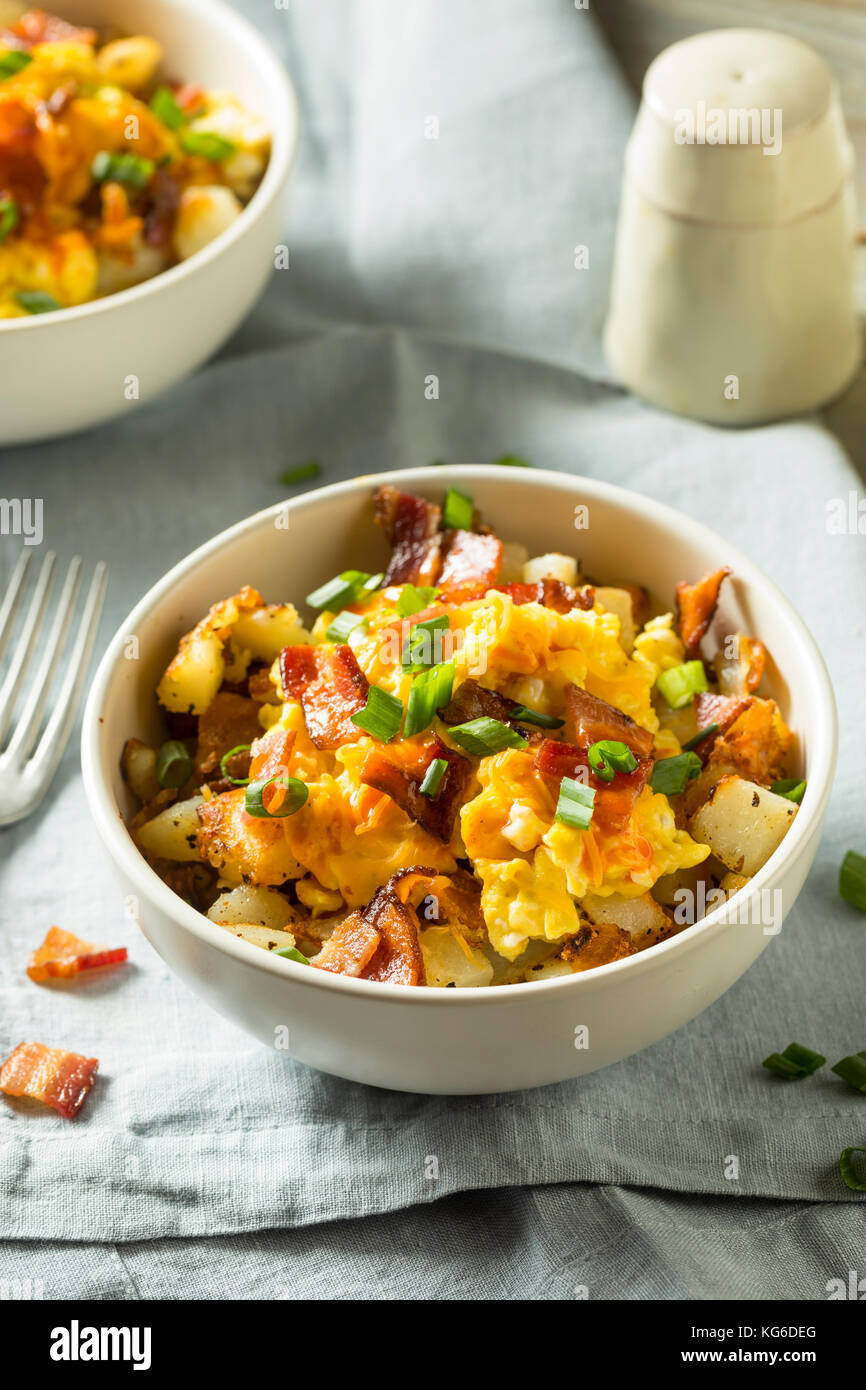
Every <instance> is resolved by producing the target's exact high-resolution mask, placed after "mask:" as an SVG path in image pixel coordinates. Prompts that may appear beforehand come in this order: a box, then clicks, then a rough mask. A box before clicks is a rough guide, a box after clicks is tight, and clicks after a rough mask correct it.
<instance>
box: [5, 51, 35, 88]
mask: <svg viewBox="0 0 866 1390" xmlns="http://www.w3.org/2000/svg"><path fill="white" fill-rule="evenodd" d="M32 62H33V55H32V54H31V53H24V52H23V51H22V50H21V49H20V48H10V49H9V50H8V52H6V53H4V54H3V55H2V56H0V82H2V81H4V80H5V79H6V78H7V77H14V76H15V74H16V72H20V71H21V69H22V68H26V67H27V65H28V63H32Z"/></svg>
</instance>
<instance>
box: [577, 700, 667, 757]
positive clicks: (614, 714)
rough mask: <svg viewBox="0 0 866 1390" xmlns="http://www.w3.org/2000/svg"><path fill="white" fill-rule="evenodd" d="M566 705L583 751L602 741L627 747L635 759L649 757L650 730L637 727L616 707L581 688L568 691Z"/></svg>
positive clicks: (650, 747)
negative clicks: (609, 741)
mask: <svg viewBox="0 0 866 1390" xmlns="http://www.w3.org/2000/svg"><path fill="white" fill-rule="evenodd" d="M565 703H566V706H567V708H568V712H569V714H570V715H571V721H572V723H573V725H574V741H575V743H577V744H578V745H579V746H580V747H581V748H583V749H585V750H588V749H590V748H591V747H592V745H593V744H594V743H599V742H600V741H601V739H605V738H610V739H615V740H617V741H618V742H620V743H625V744H627V745H628V747H629V748H630V749H631V751H632V752H633V753H634V755H635V757H636V758H648V757H649V755H650V753H651V752H652V746H653V736H652V734H651V733H650V731H649V729H644V728H643V727H642V726H641V725H640V724H637V723H635V721H634V720H633V719H631V718H629V716H628V715H627V714H623V712H622V710H621V709H617V708H616V705H609V704H608V703H607V701H606V700H600V699H599V698H598V696H597V695H590V693H589V691H588V690H582V689H581V687H580V686H579V685H567V686H566V687H565Z"/></svg>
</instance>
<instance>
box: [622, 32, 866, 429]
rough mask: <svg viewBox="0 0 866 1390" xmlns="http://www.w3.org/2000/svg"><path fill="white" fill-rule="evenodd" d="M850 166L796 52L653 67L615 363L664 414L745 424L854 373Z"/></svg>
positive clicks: (825, 104)
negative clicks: (661, 408) (674, 413)
mask: <svg viewBox="0 0 866 1390" xmlns="http://www.w3.org/2000/svg"><path fill="white" fill-rule="evenodd" d="M853 163H854V156H853V150H852V148H851V145H850V142H849V141H848V139H847V137H846V134H845V125H844V120H843V116H842V111H841V107H840V105H839V98H838V92H837V88H836V82H835V79H834V77H833V75H832V73H831V72H830V70H829V68H828V67H827V65H826V64H825V63H824V62H823V60H822V59H821V58H820V57H819V56H818V54H817V53H815V52H814V50H813V49H811V48H809V47H808V46H807V45H806V44H804V43H801V42H800V41H799V40H798V39H794V38H790V37H789V36H787V35H784V34H779V33H773V32H770V31H769V30H761V29H725V30H716V31H714V32H711V33H706V34H699V35H697V36H696V37H694V38H691V39H685V40H684V41H683V42H681V43H676V44H674V45H673V46H672V47H671V48H668V49H666V50H665V52H664V53H662V54H660V55H659V57H658V58H656V60H655V62H654V63H653V64H652V65H651V67H650V68H649V70H648V71H647V74H646V78H645V81H644V90H643V100H642V103H641V107H640V111H639V113H638V116H637V120H636V123H635V127H634V130H633V132H632V136H631V139H630V141H629V145H628V149H627V151H626V161H625V176H624V180H623V190H622V202H621V205H620V214H619V226H618V230H617V241H616V252H615V257H614V270H613V280H612V289H611V303H610V309H609V313H608V319H607V324H606V327H605V348H606V351H607V355H608V360H609V362H610V364H611V366H612V367H613V369H614V371H615V372H616V374H617V375H618V376H619V378H620V380H621V381H622V382H623V384H624V385H626V386H628V387H629V388H630V389H631V390H633V391H634V392H636V393H637V394H638V395H640V396H643V397H645V398H646V399H647V400H648V401H651V402H652V403H653V404H655V405H659V406H662V407H663V408H665V409H667V410H673V411H676V412H677V413H679V414H682V415H690V416H694V417H696V418H697V419H701V420H708V421H711V422H713V423H717V424H737V425H749V424H758V423H761V422H763V421H767V420H773V419H777V418H779V417H780V416H785V415H791V414H795V413H798V412H801V411H805V410H810V409H813V408H814V407H816V406H819V405H821V404H823V403H824V402H825V401H828V400H830V399H831V398H832V397H833V396H835V395H838V393H839V392H840V391H842V390H843V388H844V387H845V386H846V385H847V384H848V382H849V381H850V380H851V378H852V376H853V375H854V373H855V372H856V370H857V367H858V365H859V360H860V334H859V331H858V324H857V320H856V315H855V309H854V246H855V209H854V189H853V179H852V170H853Z"/></svg>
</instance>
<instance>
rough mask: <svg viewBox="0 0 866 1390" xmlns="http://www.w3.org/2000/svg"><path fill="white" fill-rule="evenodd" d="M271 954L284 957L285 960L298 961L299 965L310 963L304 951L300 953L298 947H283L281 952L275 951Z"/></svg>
mask: <svg viewBox="0 0 866 1390" xmlns="http://www.w3.org/2000/svg"><path fill="white" fill-rule="evenodd" d="M271 954H272V955H275V956H282V957H283V959H284V960H296V961H297V962H298V964H299V965H309V963H310V962H309V961H308V960H307V957H306V956H305V955H304V953H303V951H299V950H298V948H297V946H283V947H282V949H281V950H279V951H273V952H271Z"/></svg>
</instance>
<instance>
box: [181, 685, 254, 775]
mask: <svg viewBox="0 0 866 1390" xmlns="http://www.w3.org/2000/svg"><path fill="white" fill-rule="evenodd" d="M261 732H262V726H261V724H260V723H259V706H258V705H257V704H256V702H255V701H254V700H249V699H247V697H246V696H245V695H236V694H234V693H233V692H232V691H228V690H220V691H218V692H217V694H216V695H215V696H214V697H213V699H212V700H211V702H210V704H209V705H208V707H207V709H206V710H205V711H204V713H203V714H200V715H199V717H198V746H197V747H196V751H195V771H196V773H197V775H198V777H199V779H203V778H205V777H207V776H208V775H209V774H210V773H212V772H216V771H217V769H218V768H219V765H220V759H221V758H222V756H223V754H224V753H228V752H230V751H231V749H232V748H237V747H238V746H239V745H240V744H244V743H252V742H253V740H254V739H257V738H259V737H260V736H261ZM241 757H242V755H238V758H239V761H240V760H241ZM246 775H247V774H246V771H245V769H242V768H240V767H239V768H238V769H237V770H236V771H235V770H233V771H232V776H233V777H245V776H246Z"/></svg>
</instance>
